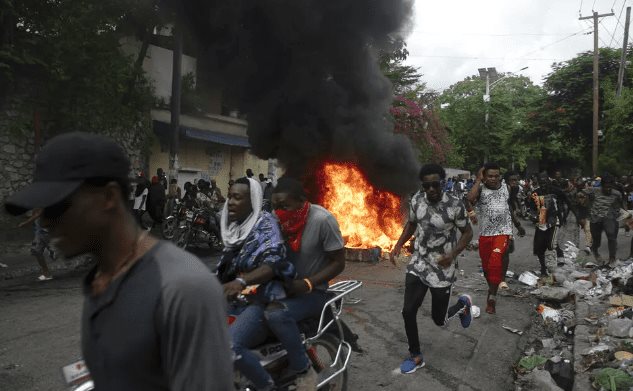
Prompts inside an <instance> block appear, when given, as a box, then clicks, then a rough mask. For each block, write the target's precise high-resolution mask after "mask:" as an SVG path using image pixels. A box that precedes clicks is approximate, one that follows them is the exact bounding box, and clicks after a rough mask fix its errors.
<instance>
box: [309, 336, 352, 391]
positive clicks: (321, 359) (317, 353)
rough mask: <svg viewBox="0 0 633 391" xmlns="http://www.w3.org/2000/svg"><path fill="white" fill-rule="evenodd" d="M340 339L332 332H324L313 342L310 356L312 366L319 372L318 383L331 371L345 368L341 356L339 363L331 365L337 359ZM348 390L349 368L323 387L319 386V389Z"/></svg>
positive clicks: (328, 390) (330, 390) (331, 390)
mask: <svg viewBox="0 0 633 391" xmlns="http://www.w3.org/2000/svg"><path fill="white" fill-rule="evenodd" d="M338 345H339V340H338V338H336V337H335V336H333V335H331V334H323V335H322V336H321V338H319V339H317V340H316V341H314V342H313V343H312V346H311V347H310V350H311V351H310V352H309V354H308V356H309V357H310V360H311V361H312V366H313V367H314V370H315V371H316V372H317V374H318V380H317V383H320V382H321V381H322V380H323V379H325V378H326V377H328V376H329V375H330V374H331V373H333V372H336V371H338V370H340V369H341V368H343V361H342V357H341V358H339V361H338V363H337V364H336V366H334V367H333V368H330V365H332V363H333V362H334V360H335V359H336V352H337V351H338ZM323 390H327V391H346V390H347V370H345V371H344V372H343V373H341V374H340V375H338V376H337V377H335V378H334V379H332V380H330V382H329V383H328V384H326V385H324V386H323V387H321V388H319V391H323Z"/></svg>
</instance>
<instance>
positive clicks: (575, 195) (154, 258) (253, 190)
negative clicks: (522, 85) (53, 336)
mask: <svg viewBox="0 0 633 391" xmlns="http://www.w3.org/2000/svg"><path fill="white" fill-rule="evenodd" d="M129 166H130V162H129V160H128V158H127V156H126V155H125V153H124V152H123V150H122V149H121V148H120V147H119V146H118V145H117V144H116V143H114V142H113V141H111V140H110V139H108V138H105V137H103V136H97V135H93V134H86V133H69V134H64V135H61V136H57V137H55V138H53V139H52V140H50V141H49V143H48V144H47V145H46V146H45V147H44V148H43V149H42V150H41V152H40V153H39V155H38V157H37V164H36V172H35V175H34V178H35V180H34V182H33V183H32V184H31V185H29V186H27V187H25V188H24V189H22V190H20V191H19V192H17V193H16V194H14V195H13V196H11V197H9V198H8V199H7V200H5V208H6V209H7V211H8V212H10V213H12V214H16V215H19V214H23V213H25V212H27V211H31V213H32V215H31V217H30V218H29V219H28V220H27V221H26V222H25V223H31V222H35V223H36V227H37V231H36V233H37V234H38V236H37V237H36V238H40V241H38V242H37V243H36V242H35V241H34V245H33V253H34V255H35V254H39V255H41V254H42V252H43V251H45V250H46V249H47V248H49V246H48V241H49V238H48V237H49V236H50V237H51V238H53V239H52V240H54V244H55V248H56V249H57V250H58V251H59V252H60V253H61V254H63V255H64V256H66V257H72V256H77V255H80V254H86V253H91V254H92V255H93V256H94V257H95V259H96V265H95V266H94V267H93V269H92V270H91V271H90V272H89V273H88V275H87V276H86V278H85V280H84V293H85V304H84V309H83V316H82V326H81V328H82V351H83V356H84V358H85V360H86V363H87V366H88V368H89V370H90V373H91V376H92V378H93V380H94V382H95V384H96V387H97V389H101V390H132V389H171V390H197V389H200V390H202V389H204V390H229V389H232V387H233V384H232V382H233V376H232V371H233V369H234V368H235V369H237V370H238V371H239V372H240V373H241V374H242V375H243V376H245V377H246V378H248V379H249V380H250V381H251V382H252V384H253V385H254V386H255V387H256V389H257V390H260V391H262V390H264V391H267V390H274V389H276V384H275V381H274V380H273V378H272V377H271V374H270V373H268V372H267V371H266V370H265V369H264V368H263V367H262V365H261V363H260V361H259V358H258V357H257V356H256V355H255V354H254V353H253V351H252V349H253V348H255V347H257V346H259V345H260V344H262V343H263V342H264V341H266V339H267V338H268V337H269V335H274V336H275V337H276V338H277V339H278V340H279V341H280V342H281V343H282V345H283V347H284V348H285V349H286V351H287V355H288V368H287V369H286V373H285V375H286V376H290V377H292V378H293V379H295V385H296V389H297V390H299V391H306V390H310V391H313V390H316V385H317V374H316V372H315V371H314V369H313V365H312V362H311V360H310V357H308V355H307V352H306V348H305V346H304V344H303V340H302V336H301V334H300V331H299V327H298V322H300V321H302V320H305V319H309V318H314V317H318V316H319V314H320V313H321V310H322V308H323V306H324V304H325V303H326V301H327V300H328V298H329V296H328V295H327V289H328V282H329V281H330V280H332V279H333V278H335V277H336V276H338V275H339V274H340V273H341V272H342V271H343V270H344V268H345V259H344V252H343V249H344V245H345V243H344V240H343V237H342V235H341V231H340V229H339V225H338V222H337V220H336V218H335V217H334V216H333V215H332V214H331V213H330V212H329V211H328V210H326V209H324V208H323V207H321V206H319V205H315V204H312V203H310V202H309V201H308V199H307V195H306V193H305V191H304V188H303V184H302V183H301V182H300V181H298V180H296V179H293V178H289V177H283V178H281V179H279V181H278V182H277V183H276V185H274V186H273V184H272V181H270V180H269V179H267V178H265V177H263V175H260V178H259V181H258V180H256V179H255V178H254V175H253V172H252V170H250V169H249V170H247V172H246V174H247V175H246V176H245V177H243V178H239V179H237V180H235V181H234V182H232V183H230V185H229V189H228V193H227V197H226V199H225V198H224V197H223V196H222V192H221V191H220V189H219V188H218V187H217V184H216V183H215V181H214V180H211V181H209V182H207V181H205V180H198V181H197V183H195V184H193V183H187V184H185V186H184V194H183V193H182V191H181V189H180V188H179V187H178V185H177V182H175V181H173V180H172V181H170V182H168V180H167V177H166V176H165V173H164V172H163V170H162V169H159V170H158V171H157V173H156V174H157V175H156V176H154V177H152V180H151V182H150V183H146V181H142V180H139V181H138V183H137V186H136V189H134V190H132V191H131V190H130V183H129V178H128V172H129ZM419 180H420V182H421V183H420V190H419V191H418V192H416V193H415V194H413V195H412V197H411V198H410V202H409V213H408V217H407V220H406V224H405V226H404V228H403V231H402V234H401V236H400V238H399V240H398V241H397V243H396V244H395V246H394V248H393V250H392V252H391V254H390V259H391V261H392V262H393V263H394V264H396V261H395V259H396V257H397V256H398V255H399V253H400V251H401V250H402V248H403V246H405V244H406V243H407V242H408V241H410V240H411V241H412V242H413V247H412V255H411V257H410V260H409V263H408V266H407V269H406V274H405V280H404V298H403V306H402V317H403V321H404V329H405V335H406V338H407V342H408V354H407V356H406V357H405V359H404V360H403V362H402V364H401V366H400V371H401V372H402V373H405V374H410V373H413V372H415V371H416V370H418V369H419V368H422V367H423V366H424V365H425V359H424V356H423V354H422V349H421V346H420V340H419V336H418V324H417V314H418V311H419V308H420V306H421V305H422V302H423V300H424V298H425V297H426V294H427V293H429V292H430V294H431V317H432V320H433V322H434V323H435V324H436V325H438V326H444V325H446V324H447V323H448V322H450V321H451V320H453V319H459V320H460V323H461V325H462V327H464V328H467V327H469V326H470V324H471V321H472V318H473V316H472V313H471V311H472V298H471V297H470V296H469V295H467V294H461V295H459V296H458V298H457V300H456V301H455V302H454V303H453V304H452V305H451V296H452V289H453V286H454V283H455V281H456V278H457V275H456V270H458V256H459V254H460V253H461V252H462V251H463V250H464V249H465V248H466V247H467V245H468V244H469V243H470V241H471V239H472V237H473V227H472V226H473V225H474V224H477V225H478V227H479V229H478V232H479V239H478V241H479V256H480V258H481V264H482V269H483V272H484V276H485V278H486V281H487V283H488V294H487V298H486V312H487V313H488V314H490V315H494V314H495V313H496V304H497V292H498V289H499V288H500V287H503V286H504V284H505V281H504V279H505V275H506V271H507V269H508V264H509V254H510V253H511V252H512V251H513V247H514V240H515V230H516V232H517V236H518V237H522V236H524V235H525V234H526V230H525V228H524V227H523V225H522V223H521V219H520V216H519V214H520V213H522V212H521V211H522V206H525V205H527V209H529V210H530V211H531V213H527V212H526V214H525V216H523V217H526V218H527V219H528V220H532V222H533V226H534V239H533V252H534V255H536V257H537V259H538V261H539V264H540V266H541V273H542V274H543V275H546V274H548V269H547V265H546V263H545V253H546V252H547V251H548V250H551V251H556V252H557V255H558V256H562V255H563V254H562V249H561V245H560V241H559V240H558V235H559V231H562V230H565V229H566V228H570V227H571V228H577V229H578V231H580V228H582V231H583V232H584V236H585V238H584V241H585V250H586V251H587V252H588V253H589V254H593V256H594V257H595V260H596V262H597V263H598V264H599V265H601V266H605V267H608V266H613V265H615V264H617V262H618V260H617V258H616V254H617V252H616V251H617V241H616V238H617V235H618V231H619V230H620V225H621V224H624V225H625V226H626V227H629V228H630V227H631V226H633V216H631V214H630V213H629V212H627V210H630V209H631V203H632V201H633V200H632V199H631V191H632V188H631V177H630V176H629V177H622V178H620V180H619V181H616V180H615V178H614V177H612V176H610V175H605V176H603V177H602V178H594V179H592V180H586V179H583V178H574V179H573V180H567V179H564V178H563V177H562V175H560V172H556V173H554V174H553V175H551V176H550V175H548V174H547V173H545V172H543V173H541V174H539V175H537V176H536V177H533V178H529V179H525V180H523V179H521V178H520V177H519V175H517V174H514V173H506V174H505V175H503V176H502V172H501V168H500V167H499V165H497V164H495V163H487V164H485V165H484V167H482V168H481V170H479V172H478V173H477V176H476V177H474V178H469V179H467V180H459V179H456V178H455V179H453V178H451V179H449V180H446V173H445V170H444V169H443V168H442V167H441V166H439V165H436V164H426V165H424V166H423V167H422V168H421V170H420V172H419ZM449 183H450V184H449ZM130 193H132V194H133V197H129V194H130ZM176 201H178V202H183V203H191V205H206V206H209V207H211V208H216V209H217V210H218V213H219V227H220V228H219V231H220V232H219V233H218V235H220V237H221V239H222V242H223V245H224V250H223V251H222V254H221V257H220V260H219V262H218V264H217V272H216V275H215V276H214V275H213V274H212V273H211V271H210V270H209V269H208V268H207V267H206V266H205V265H204V264H203V263H202V262H201V261H200V260H199V259H197V258H196V257H195V256H194V255H192V254H190V253H187V252H185V251H183V250H181V249H179V248H177V247H176V246H174V245H173V244H171V243H170V242H166V241H161V240H158V239H157V238H155V237H153V236H152V235H151V233H150V232H148V231H147V230H146V229H144V227H143V225H142V223H143V221H142V215H143V212H142V211H147V212H148V213H149V214H150V216H151V217H152V220H154V221H156V222H160V219H161V218H162V216H163V215H164V214H165V213H166V212H165V210H166V208H168V207H169V204H170V203H171V204H172V205H173V203H174V202H176ZM130 203H131V204H132V208H130ZM568 230H569V229H568ZM603 232H604V233H605V235H606V237H607V241H608V252H609V256H608V258H607V259H606V260H603V258H602V256H601V254H600V253H599V249H600V245H601V238H602V233H603ZM627 232H629V231H627ZM574 240H575V241H574ZM572 241H574V243H576V244H578V245H579V243H580V236H579V234H578V237H577V238H572ZM43 244H46V245H43ZM49 250H50V248H49ZM631 250H633V240H632V241H631ZM38 261H39V259H38ZM48 274H49V275H50V273H48ZM45 278H47V276H46V275H45ZM229 315H230V317H229ZM229 318H231V319H234V321H233V322H232V323H231V324H230V325H229V326H228V327H227V325H226V324H227V319H229Z"/></svg>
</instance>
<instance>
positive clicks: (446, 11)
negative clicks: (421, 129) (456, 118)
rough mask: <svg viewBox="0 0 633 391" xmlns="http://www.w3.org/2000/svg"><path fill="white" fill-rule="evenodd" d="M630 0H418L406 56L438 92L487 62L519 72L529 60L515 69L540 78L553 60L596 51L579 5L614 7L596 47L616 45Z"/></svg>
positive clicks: (590, 27) (586, 9) (604, 10)
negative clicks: (581, 17) (407, 55)
mask: <svg viewBox="0 0 633 391" xmlns="http://www.w3.org/2000/svg"><path fill="white" fill-rule="evenodd" d="M627 6H633V0H615V1H614V0H595V1H594V0H477V1H473V0H452V1H450V0H417V1H416V4H415V7H416V8H415V17H414V20H413V23H414V25H413V26H411V27H410V28H409V30H410V31H409V35H408V38H407V45H408V49H409V52H410V54H409V58H408V59H407V61H406V62H407V64H409V65H414V66H417V67H420V70H421V71H422V73H423V74H424V76H423V81H425V82H426V83H427V85H428V87H430V88H432V89H435V90H439V91H441V90H443V89H445V88H447V87H449V86H450V85H452V84H454V83H456V82H458V81H460V80H463V79H464V78H465V77H467V76H470V75H475V74H478V72H477V68H485V67H496V68H497V71H498V72H516V71H518V70H519V69H521V68H523V67H526V66H527V67H529V68H528V69H526V70H524V71H521V72H519V74H522V75H525V76H529V77H530V78H531V79H532V81H533V82H534V83H537V84H542V81H543V77H544V76H546V75H547V74H548V73H549V72H550V71H551V65H552V63H553V62H558V61H564V60H567V59H570V58H573V57H574V56H575V55H576V54H578V53H580V52H584V51H589V50H593V35H592V34H585V33H586V32H591V31H593V22H592V21H591V20H584V21H581V20H578V17H579V11H580V12H581V13H582V16H588V15H591V14H592V9H593V10H596V11H598V13H600V14H604V13H610V12H611V9H613V10H614V11H613V12H614V13H615V16H610V17H606V18H601V23H600V25H599V27H600V29H599V33H598V37H599V38H600V41H599V42H600V46H611V47H618V48H619V47H621V46H622V40H623V35H624V21H625V19H626V7H627ZM581 7H582V8H581ZM632 18H633V17H632ZM630 30H631V33H633V29H630ZM630 41H631V38H630V37H629V42H630Z"/></svg>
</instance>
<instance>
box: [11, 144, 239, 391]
mask: <svg viewBox="0 0 633 391" xmlns="http://www.w3.org/2000/svg"><path fill="white" fill-rule="evenodd" d="M129 168H130V162H129V160H128V158H127V156H126V154H125V153H124V152H123V150H122V149H121V148H120V147H119V146H118V145H117V144H116V143H114V142H113V141H112V140H110V139H108V138H105V137H102V136H97V135H93V134H87V133H68V134H64V135H61V136H58V137H55V138H53V139H51V140H50V141H49V143H48V144H47V145H46V146H45V147H44V148H43V149H42V150H41V152H40V153H39V155H38V157H37V160H36V167H35V175H34V180H33V183H32V184H31V185H29V186H27V187H26V188H24V189H22V190H20V191H19V192H18V193H16V194H14V195H13V196H11V197H9V198H8V199H7V200H5V208H6V209H7V211H8V212H10V213H12V214H15V215H18V214H22V213H24V212H26V211H28V210H35V211H36V212H35V213H37V214H38V215H39V216H40V221H41V224H42V227H43V228H45V229H47V230H49V232H50V236H51V241H52V242H53V243H54V245H55V246H56V248H57V249H59V251H60V252H61V253H62V254H64V256H66V257H74V256H77V255H81V254H86V253H90V254H92V255H94V257H95V259H96V266H95V267H94V268H93V269H92V270H91V271H90V272H89V273H88V275H87V276H86V278H85V280H84V284H83V285H84V287H83V288H84V294H85V301H84V308H83V315H82V325H81V330H82V332H81V333H82V350H83V357H84V359H85V360H86V364H87V366H88V368H89V370H90V373H91V376H92V379H93V380H94V382H95V388H96V389H98V390H117V391H121V390H228V389H231V387H232V384H231V383H232V381H231V380H232V359H231V351H230V348H229V343H228V335H227V330H226V326H225V323H226V315H225V310H224V299H223V296H222V288H221V286H220V284H219V282H218V281H217V280H216V278H215V277H214V276H213V275H212V274H211V273H210V272H209V271H208V269H207V268H206V267H205V266H204V265H203V264H202V263H201V262H200V261H199V260H198V259H197V258H195V257H194V256H193V255H191V254H189V253H187V252H184V251H182V250H180V249H178V248H177V247H175V246H174V245H172V244H170V243H168V242H162V241H159V240H157V239H156V238H154V237H152V236H150V235H149V234H148V233H147V232H145V231H143V230H142V229H141V228H140V227H139V226H138V224H137V223H136V222H135V220H134V217H133V216H132V215H131V213H130V212H129V210H128V208H127V207H126V199H127V194H128V187H129V184H128V172H129Z"/></svg>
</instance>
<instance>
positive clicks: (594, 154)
mask: <svg viewBox="0 0 633 391" xmlns="http://www.w3.org/2000/svg"><path fill="white" fill-rule="evenodd" d="M613 15H614V13H613V12H611V13H608V14H600V15H599V14H598V13H597V12H595V11H594V13H593V15H592V16H581V17H580V18H578V20H584V19H593V137H592V151H591V169H592V172H593V176H594V177H596V176H597V175H598V122H599V117H600V115H599V112H598V111H599V109H600V102H599V99H600V84H599V83H600V79H599V77H598V76H599V72H600V68H599V62H598V60H599V59H600V52H599V48H598V19H600V18H603V17H605V16H613Z"/></svg>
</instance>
